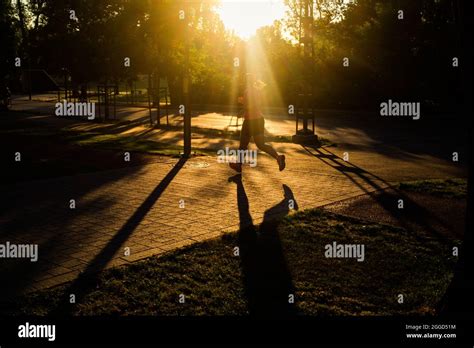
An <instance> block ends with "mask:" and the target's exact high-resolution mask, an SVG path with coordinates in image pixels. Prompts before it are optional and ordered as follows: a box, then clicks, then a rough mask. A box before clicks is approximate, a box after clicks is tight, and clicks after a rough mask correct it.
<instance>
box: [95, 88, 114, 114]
mask: <svg viewBox="0 0 474 348" xmlns="http://www.w3.org/2000/svg"><path fill="white" fill-rule="evenodd" d="M118 93H119V89H118V85H116V84H107V83H103V84H98V85H97V100H98V103H97V111H98V118H99V119H101V120H102V110H103V111H104V118H103V119H105V120H108V119H109V116H110V108H112V111H113V119H114V120H116V119H117V101H116V95H117V94H118Z"/></svg>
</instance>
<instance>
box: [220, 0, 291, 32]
mask: <svg viewBox="0 0 474 348" xmlns="http://www.w3.org/2000/svg"><path fill="white" fill-rule="evenodd" d="M285 9H286V8H285V4H284V2H283V0H221V1H220V4H219V5H218V7H217V13H218V14H219V16H220V17H221V19H222V22H223V23H224V26H225V27H226V29H228V30H230V31H233V32H234V33H235V34H236V35H238V36H239V37H240V38H242V39H244V40H247V39H249V38H251V37H252V36H253V35H255V33H256V32H257V29H258V28H261V27H263V26H267V25H271V24H272V23H273V22H274V21H275V20H279V19H282V18H283V17H284V15H285Z"/></svg>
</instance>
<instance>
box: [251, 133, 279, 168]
mask: <svg viewBox="0 0 474 348" xmlns="http://www.w3.org/2000/svg"><path fill="white" fill-rule="evenodd" d="M253 139H254V140H255V144H256V145H257V147H258V148H259V149H260V150H262V151H264V152H266V153H268V154H269V155H270V156H272V157H273V158H274V159H276V160H277V162H278V167H279V168H280V171H282V170H283V169H285V166H286V163H285V155H279V154H278V152H276V151H275V149H274V148H273V146H271V145H270V144H266V143H265V136H264V135H263V134H259V135H254V137H253Z"/></svg>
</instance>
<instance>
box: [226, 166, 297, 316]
mask: <svg viewBox="0 0 474 348" xmlns="http://www.w3.org/2000/svg"><path fill="white" fill-rule="evenodd" d="M229 181H232V182H234V183H236V184H237V203H238V209H239V218H240V229H239V251H240V257H241V262H242V263H241V264H242V272H243V275H244V284H245V292H246V296H247V300H248V306H249V312H250V315H252V316H258V317H280V318H281V317H288V316H293V315H295V314H296V310H295V307H294V306H295V305H294V303H292V295H293V296H295V292H294V286H293V282H292V279H291V274H290V272H289V270H288V266H287V263H286V260H285V256H284V253H283V250H282V245H281V241H280V238H279V234H278V225H279V220H280V219H279V218H281V217H283V216H285V215H287V214H288V212H289V204H290V200H293V202H294V207H295V209H297V207H298V206H297V203H296V200H295V198H294V196H293V192H292V191H291V189H290V188H289V187H288V186H286V185H283V190H284V198H283V199H282V201H281V202H280V203H278V204H276V205H275V206H273V207H272V208H270V209H268V210H267V211H265V213H264V218H263V222H262V224H261V225H260V226H259V227H256V226H255V225H254V223H253V219H252V216H251V214H250V210H249V201H248V197H247V194H246V193H245V189H244V185H243V183H242V177H241V175H240V174H238V175H235V176H233V177H231V178H229Z"/></svg>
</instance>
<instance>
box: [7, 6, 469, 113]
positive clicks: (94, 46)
mask: <svg viewBox="0 0 474 348" xmlns="http://www.w3.org/2000/svg"><path fill="white" fill-rule="evenodd" d="M285 2H286V5H287V8H288V11H287V16H286V18H284V19H283V20H281V21H275V22H274V24H273V25H271V26H267V27H263V28H261V29H260V30H259V31H258V32H257V34H256V36H255V37H254V38H252V39H251V40H250V41H249V42H243V41H242V40H240V39H239V38H238V37H236V36H233V35H232V34H231V33H229V32H228V31H226V30H225V27H224V24H223V23H222V21H221V20H220V18H219V16H218V15H217V14H216V12H215V7H216V5H217V3H218V1H217V0H193V1H185V0H148V1H147V0H101V1H89V0H57V1H52V0H0V33H1V34H0V35H1V37H0V38H1V42H2V50H0V52H1V57H0V58H1V59H2V61H3V62H5V64H1V65H0V66H1V68H0V69H1V71H0V73H1V76H2V77H3V78H4V79H6V80H7V81H8V82H9V84H10V85H11V86H13V87H14V83H15V81H18V80H19V77H20V72H21V69H19V68H18V67H16V66H15V58H17V57H20V58H21V64H22V66H21V67H22V68H30V69H33V68H40V69H45V70H46V71H48V73H50V74H51V75H56V76H61V75H62V74H63V72H64V70H63V69H67V71H68V72H69V73H70V75H71V77H72V81H73V82H74V83H76V84H82V83H88V82H92V81H95V82H97V81H101V82H105V81H108V82H123V81H132V80H133V79H135V78H136V76H137V74H154V75H155V76H156V77H166V78H167V80H168V83H169V87H170V92H171V96H172V99H173V101H174V102H177V101H179V100H180V98H181V86H182V76H183V72H184V69H185V68H189V71H190V72H191V84H192V87H191V88H192V90H191V91H192V93H191V98H192V99H193V100H194V101H199V102H203V103H227V102H229V101H232V99H233V97H234V95H235V90H236V89H239V88H241V85H242V84H241V81H242V76H243V74H244V73H245V71H246V69H250V68H252V69H253V70H256V71H257V72H258V73H259V75H260V76H261V78H262V79H263V80H264V81H265V82H266V83H267V84H268V91H269V102H270V103H271V104H282V103H283V104H286V103H290V102H291V101H292V100H294V95H295V94H296V93H297V92H298V90H299V88H300V87H301V84H302V83H304V81H305V79H304V78H305V76H306V75H307V74H308V71H314V76H312V82H313V88H314V94H313V95H314V101H315V103H316V105H317V106H318V107H370V106H371V105H374V102H376V101H378V100H380V99H387V98H392V99H394V98H395V99H401V100H406V101H408V100H410V99H413V100H416V101H422V102H423V103H425V104H426V105H432V106H433V107H440V106H446V107H449V105H452V104H453V103H456V102H457V101H458V100H457V93H458V92H459V90H458V89H457V88H458V86H459V76H460V75H461V73H460V71H461V69H460V68H461V67H462V64H463V62H462V59H461V60H459V64H460V67H456V66H455V64H454V62H455V61H456V60H455V59H454V58H458V59H459V58H461V52H460V37H459V35H460V33H459V28H458V20H457V18H458V8H457V6H458V1H457V0H437V1H433V0H417V1H413V0H397V1H395V0H394V1H386V0H357V1H349V2H348V1H340V0H317V1H315V21H314V28H315V32H314V39H313V40H314V47H315V52H314V58H313V60H312V64H313V67H311V69H310V67H308V66H307V64H303V63H302V61H301V59H300V50H299V48H298V45H297V44H296V41H297V40H296V39H297V37H298V28H299V26H300V20H299V9H300V6H299V5H300V3H301V0H285ZM188 23H189V28H188V27H186V25H188ZM186 42H188V44H189V52H190V54H189V60H188V61H186V59H185V46H186ZM236 57H237V58H239V61H240V64H239V66H238V67H236V66H235V65H236V64H235V63H236V61H235V58H236ZM126 58H129V60H130V66H127V64H126V62H125V59H126ZM453 65H454V66H453Z"/></svg>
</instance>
